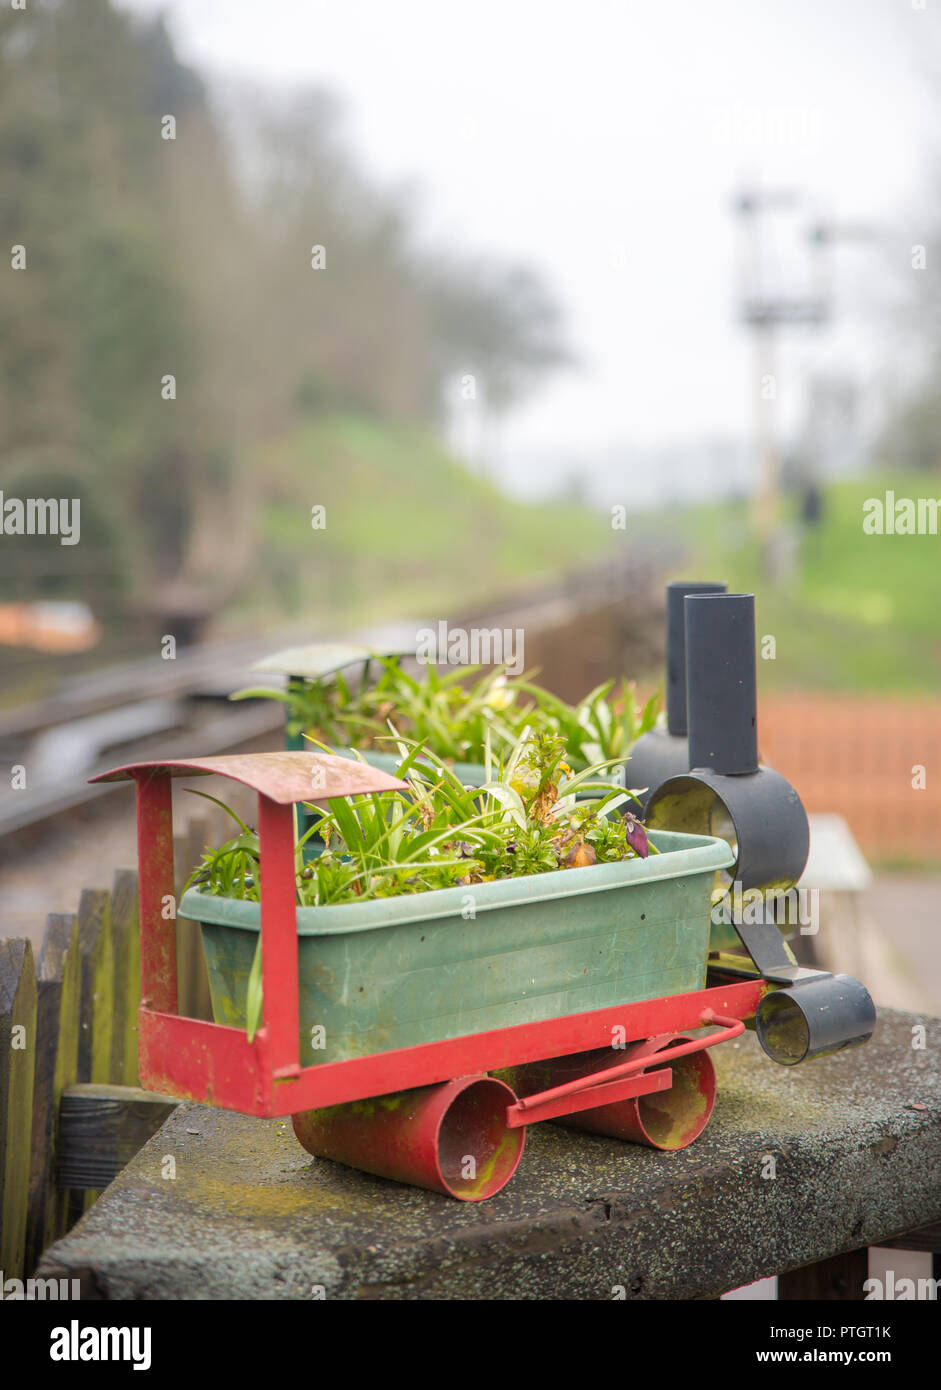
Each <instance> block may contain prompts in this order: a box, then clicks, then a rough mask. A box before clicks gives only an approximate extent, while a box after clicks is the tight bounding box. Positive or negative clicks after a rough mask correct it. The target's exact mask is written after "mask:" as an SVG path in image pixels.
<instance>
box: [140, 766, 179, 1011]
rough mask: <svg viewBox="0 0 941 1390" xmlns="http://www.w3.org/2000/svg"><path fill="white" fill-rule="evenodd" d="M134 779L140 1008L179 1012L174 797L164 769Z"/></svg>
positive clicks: (144, 773)
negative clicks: (138, 879)
mask: <svg viewBox="0 0 941 1390" xmlns="http://www.w3.org/2000/svg"><path fill="white" fill-rule="evenodd" d="M135 781H136V783H137V862H138V864H139V865H140V928H141V1006H142V1007H143V1008H146V1009H153V1010H154V1012H156V1013H163V1014H175V1013H176V1012H177V985H176V903H175V901H174V897H173V893H174V884H173V797H172V793H171V788H170V777H169V775H168V774H167V773H165V772H162V773H152V772H142V773H138V774H137V776H136V777H135Z"/></svg>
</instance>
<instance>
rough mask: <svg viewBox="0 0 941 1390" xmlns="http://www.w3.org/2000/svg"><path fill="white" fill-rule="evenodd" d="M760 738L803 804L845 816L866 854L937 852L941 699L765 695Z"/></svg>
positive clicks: (940, 843)
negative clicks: (917, 771) (919, 775)
mask: <svg viewBox="0 0 941 1390" xmlns="http://www.w3.org/2000/svg"><path fill="white" fill-rule="evenodd" d="M758 737H759V744H760V748H761V757H762V760H763V761H764V762H766V763H768V764H769V765H770V766H772V767H775V768H777V770H778V771H779V772H780V773H782V774H783V775H784V776H785V777H786V778H787V779H788V781H789V782H791V783H793V785H794V786H795V787H796V788H797V790H798V792H799V793H800V796H801V799H802V801H803V802H804V805H805V806H806V807H807V810H808V811H835V812H837V813H838V814H839V815H841V816H843V817H844V819H845V820H846V821H847V823H848V824H849V826H850V828H851V830H852V832H853V834H854V836H855V838H856V840H857V841H858V843H859V845H860V847H861V848H862V850H863V852H864V853H867V854H870V855H875V854H880V855H883V856H884V855H902V856H908V857H912V858H915V857H922V858H930V859H941V702H938V701H926V700H925V701H914V700H912V701H908V700H900V699H884V698H879V697H872V696H865V697H862V696H860V697H855V698H854V697H846V696H835V695H834V696H828V695H786V696H782V695H778V696H763V697H762V699H761V700H760V702H759V711H758ZM919 764H920V765H921V766H923V767H924V768H925V788H924V790H915V789H914V788H913V787H912V780H913V776H914V774H913V772H912V768H913V767H915V766H916V765H919Z"/></svg>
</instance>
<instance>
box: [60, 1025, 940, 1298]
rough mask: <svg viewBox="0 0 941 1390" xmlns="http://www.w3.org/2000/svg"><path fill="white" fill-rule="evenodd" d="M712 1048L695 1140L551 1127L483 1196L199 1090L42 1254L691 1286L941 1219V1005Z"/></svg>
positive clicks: (91, 1261)
mask: <svg viewBox="0 0 941 1390" xmlns="http://www.w3.org/2000/svg"><path fill="white" fill-rule="evenodd" d="M922 1041H923V1042H924V1046H923V1047H922V1046H919V1044H920V1043H921V1042H922ZM913 1044H915V1045H914V1046H913ZM713 1056H714V1058H715V1061H716V1066H717V1070H718V1076H719V1093H718V1100H717V1102H716V1109H715V1113H714V1115H713V1118H712V1120H711V1121H710V1124H709V1126H708V1127H707V1129H706V1131H705V1133H704V1134H703V1135H702V1136H701V1137H700V1138H699V1139H698V1140H697V1141H696V1143H695V1144H693V1145H692V1146H691V1147H690V1148H689V1149H686V1150H683V1151H681V1152H679V1153H674V1154H663V1153H658V1152H654V1151H653V1150H651V1149H645V1148H642V1147H639V1146H636V1145H632V1144H624V1143H621V1142H618V1141H616V1140H609V1139H604V1138H596V1137H594V1136H591V1135H587V1134H582V1133H579V1132H577V1131H574V1130H566V1129H564V1128H561V1127H560V1126H557V1125H553V1124H538V1125H534V1126H532V1127H531V1129H530V1131H529V1134H528V1136H527V1143H526V1150H525V1152H524V1154H523V1160H522V1163H521V1165H520V1167H519V1170H518V1171H517V1174H516V1176H515V1177H514V1178H513V1180H512V1181H511V1182H510V1183H509V1185H508V1186H507V1187H505V1188H504V1189H503V1191H502V1192H500V1193H499V1194H498V1195H497V1196H496V1197H494V1198H492V1199H491V1200H490V1201H487V1202H484V1203H481V1204H469V1203H462V1202H458V1201H455V1200H454V1199H453V1198H448V1197H443V1196H438V1195H437V1194H435V1193H431V1192H425V1191H421V1190H418V1189H415V1188H408V1187H403V1186H400V1185H398V1184H396V1183H392V1182H386V1181H384V1180H381V1179H378V1178H373V1177H369V1176H367V1175H365V1174H362V1173H358V1172H354V1171H352V1170H350V1169H346V1168H342V1167H339V1166H338V1165H336V1164H334V1163H331V1162H328V1161H327V1160H319V1159H314V1158H312V1157H311V1156H310V1155H309V1154H308V1153H307V1152H306V1151H305V1150H303V1149H302V1148H300V1147H299V1145H298V1143H297V1141H296V1140H295V1138H294V1134H293V1131H292V1128H291V1124H290V1121H289V1120H288V1121H280V1120H256V1119H250V1118H247V1117H245V1116H242V1115H235V1114H231V1113H229V1112H226V1111H221V1110H215V1109H212V1108H209V1107H206V1106H198V1105H183V1106H181V1107H180V1108H179V1109H178V1110H177V1111H176V1113H175V1114H174V1115H173V1116H172V1117H171V1118H170V1119H169V1120H168V1121H167V1123H166V1124H165V1125H164V1126H163V1128H162V1129H161V1130H160V1131H159V1132H158V1133H157V1134H156V1135H155V1136H154V1138H153V1139H152V1140H151V1141H150V1142H149V1143H148V1144H147V1145H146V1146H145V1147H144V1148H143V1149H142V1150H141V1151H140V1153H139V1154H138V1155H137V1157H136V1158H135V1159H134V1161H133V1162H132V1163H131V1164H129V1165H128V1167H127V1168H126V1169H125V1170H124V1172H123V1173H122V1174H121V1175H120V1176H119V1177H118V1178H117V1180H116V1181H115V1182H114V1183H112V1185H111V1186H110V1187H109V1188H108V1190H107V1191H106V1192H105V1193H104V1195H103V1196H102V1197H101V1198H100V1199H99V1201H98V1202H97V1203H96V1205H95V1206H94V1208H93V1209H92V1210H91V1211H90V1212H89V1213H88V1214H87V1215H86V1216H85V1217H84V1218H83V1220H82V1221H81V1222H80V1223H79V1224H78V1225H77V1226H76V1227H75V1228H74V1230H73V1231H72V1232H71V1233H70V1234H69V1235H68V1236H67V1237H66V1238H65V1239H63V1240H61V1241H59V1242H58V1243H57V1244H56V1245H54V1246H52V1247H51V1248H50V1249H49V1250H48V1251H47V1252H46V1254H45V1256H44V1258H43V1261H42V1265H41V1267H40V1271H39V1272H40V1273H41V1274H42V1275H45V1276H50V1275H52V1274H53V1273H55V1274H57V1275H60V1276H61V1275H66V1274H67V1275H69V1276H70V1277H81V1278H82V1279H83V1287H84V1288H85V1289H87V1291H88V1293H89V1294H91V1295H92V1296H98V1297H105V1298H113V1299H132V1298H136V1299H174V1298H175V1299H210V1298H238V1299H311V1298H318V1297H323V1298H328V1299H469V1298H477V1299H611V1298H613V1297H617V1296H619V1290H620V1289H623V1291H624V1292H623V1296H626V1297H627V1298H639V1299H645V1298H660V1299H663V1298H672V1299H693V1298H708V1297H714V1296H716V1295H718V1294H720V1293H722V1292H724V1291H725V1290H727V1289H731V1288H735V1287H737V1286H738V1285H741V1284H745V1283H749V1282H750V1281H752V1280H754V1279H758V1278H760V1277H762V1276H763V1275H769V1274H777V1273H781V1272H784V1271H786V1270H790V1269H794V1268H797V1267H798V1266H800V1265H804V1264H809V1263H811V1262H813V1261H815V1260H818V1259H822V1258H824V1257H826V1256H829V1255H834V1254H837V1253H840V1252H842V1251H845V1250H851V1249H855V1248H857V1247H860V1246H865V1245H874V1244H878V1243H879V1242H880V1241H881V1240H885V1239H888V1238H889V1237H891V1236H894V1235H898V1234H900V1233H902V1232H904V1231H907V1230H911V1229H913V1228H915V1227H918V1226H922V1225H927V1224H929V1223H931V1222H935V1221H938V1220H939V1219H941V1067H939V1058H941V1020H938V1019H930V1018H925V1017H920V1016H916V1015H913V1014H905V1013H898V1012H894V1011H884V1012H882V1013H881V1014H880V1019H879V1025H878V1028H877V1031H876V1034H875V1037H874V1038H873V1040H872V1041H871V1042H870V1043H869V1044H868V1045H867V1046H865V1047H863V1048H856V1049H853V1050H851V1051H849V1052H845V1053H841V1054H837V1055H836V1056H832V1057H827V1058H820V1059H817V1060H816V1061H811V1062H807V1063H805V1064H803V1065H802V1066H799V1067H794V1068H785V1067H780V1066H777V1065H775V1064H774V1063H773V1062H770V1061H769V1060H768V1059H767V1058H766V1057H765V1056H764V1055H763V1054H762V1052H761V1051H760V1049H759V1047H758V1045H757V1042H756V1039H755V1037H754V1036H753V1035H752V1034H750V1033H749V1034H746V1035H745V1036H744V1037H743V1038H742V1039H741V1040H740V1041H737V1042H735V1043H726V1044H724V1045H723V1046H721V1047H719V1048H718V1049H716V1051H715V1052H714V1053H713ZM174 1173H175V1176H172V1174H174Z"/></svg>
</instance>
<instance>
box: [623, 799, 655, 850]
mask: <svg viewBox="0 0 941 1390" xmlns="http://www.w3.org/2000/svg"><path fill="white" fill-rule="evenodd" d="M624 830H625V832H626V834H627V843H628V844H629V845H630V847H631V849H632V850H633V851H634V852H635V854H637V855H639V856H640V858H641V859H646V858H647V856H648V855H649V853H650V845H649V844H648V843H647V832H646V830H645V829H644V827H643V826H642V825H641V823H640V821H639V820H635V819H634V817H633V816H632V815H631V813H630V811H625V813H624Z"/></svg>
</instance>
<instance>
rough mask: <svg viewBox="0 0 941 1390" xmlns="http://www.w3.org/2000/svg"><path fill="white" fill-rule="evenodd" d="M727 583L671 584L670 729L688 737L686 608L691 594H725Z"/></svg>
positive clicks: (668, 721)
mask: <svg viewBox="0 0 941 1390" xmlns="http://www.w3.org/2000/svg"><path fill="white" fill-rule="evenodd" d="M726 588H727V585H725V584H700V583H684V582H683V581H682V580H679V581H677V583H675V584H668V585H667V730H668V731H669V732H670V733H671V734H676V735H678V736H679V737H680V738H685V737H686V732H687V727H686V609H685V606H684V604H685V600H686V598H687V596H688V595H691V594H724V593H725V591H726Z"/></svg>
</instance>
